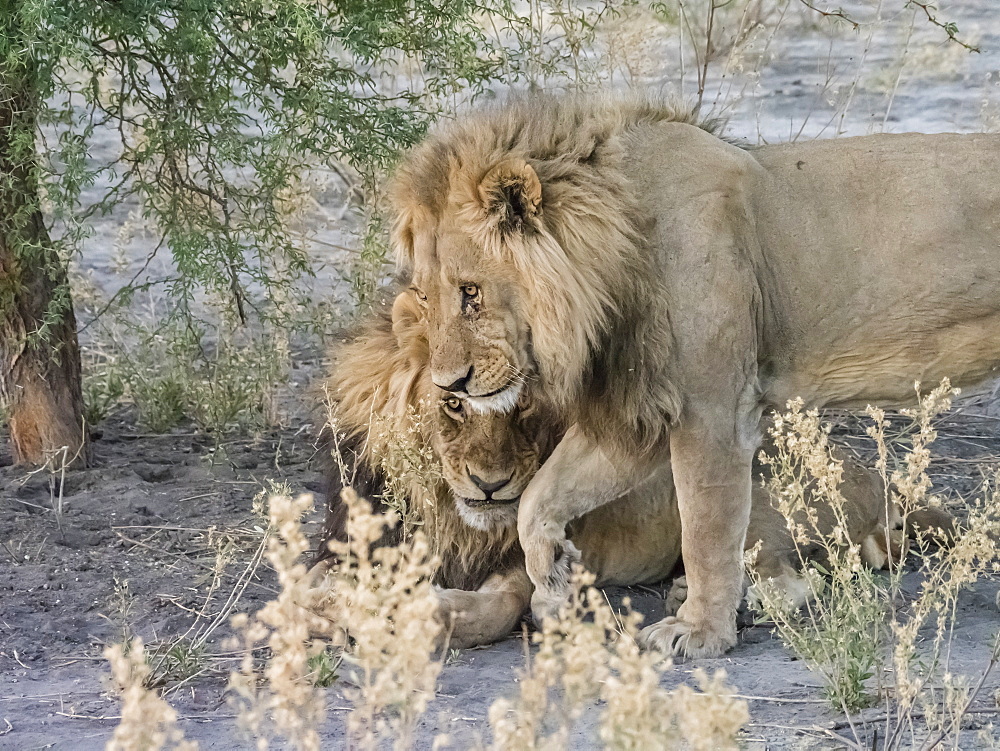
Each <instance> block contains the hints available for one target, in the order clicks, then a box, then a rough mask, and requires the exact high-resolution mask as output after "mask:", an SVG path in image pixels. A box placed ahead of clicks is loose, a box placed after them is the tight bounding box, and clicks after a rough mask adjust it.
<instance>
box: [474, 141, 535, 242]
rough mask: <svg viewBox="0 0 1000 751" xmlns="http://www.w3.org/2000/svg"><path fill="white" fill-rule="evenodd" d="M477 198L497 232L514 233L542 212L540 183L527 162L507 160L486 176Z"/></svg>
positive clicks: (480, 185)
mask: <svg viewBox="0 0 1000 751" xmlns="http://www.w3.org/2000/svg"><path fill="white" fill-rule="evenodd" d="M479 199H480V200H481V201H482V204H483V208H484V209H485V210H486V213H487V214H488V215H489V216H490V217H491V218H492V219H493V220H494V222H495V226H496V227H497V229H499V230H500V231H501V232H504V233H508V232H517V231H520V230H522V229H523V228H524V226H525V225H526V224H527V223H528V222H530V221H531V220H532V219H533V218H534V217H535V216H537V215H538V213H539V212H540V211H541V207H542V183H541V181H540V180H539V179H538V175H537V173H536V172H535V170H534V169H532V167H531V165H530V164H528V163H527V162H526V161H524V160H523V159H508V160H507V161H505V162H501V163H500V164H498V165H496V166H495V167H494V168H493V169H491V170H490V171H489V172H487V173H486V176H485V177H484V178H483V179H482V181H481V182H480V183H479Z"/></svg>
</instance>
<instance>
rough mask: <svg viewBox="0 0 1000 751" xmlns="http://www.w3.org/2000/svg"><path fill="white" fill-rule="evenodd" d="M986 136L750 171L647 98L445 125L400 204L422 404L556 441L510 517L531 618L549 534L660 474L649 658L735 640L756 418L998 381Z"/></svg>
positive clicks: (997, 237) (415, 163)
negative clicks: (533, 419)
mask: <svg viewBox="0 0 1000 751" xmlns="http://www.w3.org/2000/svg"><path fill="white" fill-rule="evenodd" d="M998 174H1000V135H996V134H970V135H955V134H938V135H922V134H913V133H910V134H899V135H884V134H880V135H871V136H863V137H859V138H838V139H833V140H828V141H812V142H808V143H792V144H782V145H776V146H764V147H760V148H755V149H741V148H738V147H737V146H735V145H733V144H732V143H729V142H727V141H726V140H724V139H722V138H719V137H718V136H717V135H715V134H714V133H712V132H710V130H708V129H706V128H704V127H701V126H700V125H699V123H698V119H697V116H696V114H695V113H692V112H691V111H690V110H685V109H683V108H680V107H676V106H671V105H670V104H664V103H660V102H655V101H651V100H645V99H642V98H638V97H631V98H624V99H623V98H613V97H582V96H579V97H573V96H566V97H544V96H537V97H524V98H522V99H515V100H514V101H512V102H508V103H507V104H503V105H496V106H492V107H489V108H487V109H485V110H484V111H482V112H479V113H475V114H469V115H467V116H464V117H461V118H458V119H456V120H454V121H449V122H447V123H442V124H440V125H439V126H438V127H437V128H436V129H435V130H434V131H433V132H432V133H431V134H429V136H428V137H427V139H426V140H425V141H424V143H423V144H421V145H419V146H418V147H416V148H415V149H414V150H413V151H412V152H411V153H410V154H409V155H408V156H407V157H406V158H405V159H404V160H403V162H402V163H401V165H400V167H399V169H398V171H397V174H396V176H395V178H394V182H393V186H392V189H391V195H392V203H393V208H394V212H395V221H394V225H393V241H392V244H393V250H394V253H395V256H396V259H397V261H398V263H399V264H400V266H401V268H402V269H403V270H404V271H405V272H407V273H410V274H411V275H412V278H413V282H414V287H415V290H416V294H417V295H418V296H419V298H420V301H421V304H422V305H423V306H424V308H425V311H426V313H425V315H426V316H427V319H428V329H427V335H428V339H429V349H430V371H431V380H432V381H433V382H434V383H435V384H437V385H438V386H440V387H441V388H443V389H446V390H448V391H450V392H452V393H453V394H454V395H455V396H457V397H459V398H462V399H464V400H465V401H466V403H468V404H469V405H470V406H471V407H472V408H473V409H475V410H478V411H489V412H500V413H503V412H507V411H509V410H510V409H511V408H512V407H513V406H514V405H515V404H516V403H517V401H518V395H519V393H520V392H521V391H522V390H523V389H524V388H525V387H527V386H529V385H530V388H531V391H532V399H533V400H537V401H538V402H539V403H544V404H546V405H548V406H549V408H551V409H552V410H553V414H554V415H555V417H556V418H557V419H558V420H559V422H560V423H561V424H562V425H564V426H566V432H565V434H564V435H563V437H562V439H561V440H560V442H559V444H558V445H557V446H556V447H555V449H554V450H553V451H552V453H551V454H550V455H549V458H548V459H547V460H546V461H545V463H544V464H543V466H542V467H541V468H540V469H539V471H538V472H537V473H536V474H535V477H534V478H533V480H532V481H531V483H530V484H529V485H528V487H527V488H526V489H525V490H524V492H523V494H522V496H521V502H520V508H519V512H518V539H519V541H520V544H521V546H522V548H523V551H524V559H525V567H526V569H527V571H528V574H529V576H530V578H531V580H532V581H533V582H534V584H535V591H534V594H533V595H532V603H531V607H532V611H533V613H534V614H535V615H536V616H544V615H545V614H547V613H550V612H553V611H554V610H555V609H556V608H558V607H559V606H560V605H561V604H562V603H563V602H564V601H565V598H566V596H567V587H568V571H569V563H570V558H571V556H570V555H568V554H567V553H568V551H569V550H570V546H568V545H567V543H566V536H565V530H566V526H567V524H568V522H569V521H570V520H571V519H576V518H578V517H580V516H582V515H584V514H586V513H587V512H590V511H592V510H594V509H596V508H598V507H600V506H602V505H604V504H606V503H608V502H610V501H612V500H614V499H615V498H618V497H620V496H621V495H622V493H624V492H626V491H627V490H629V489H630V488H632V487H634V485H635V483H636V482H637V481H639V480H640V479H641V478H644V477H646V476H648V475H649V474H650V472H651V471H652V470H653V468H655V467H657V466H659V465H660V464H662V463H663V462H665V461H669V463H670V465H671V467H672V469H673V476H674V482H675V483H676V491H677V501H678V508H679V509H680V516H681V520H682V522H683V524H682V528H683V549H684V563H685V571H686V573H687V578H688V583H689V585H690V592H689V597H688V599H687V601H686V602H685V603H684V605H683V607H682V608H681V611H680V612H679V613H678V614H677V617H676V618H666V619H664V620H662V621H660V622H659V623H654V624H651V625H649V626H647V627H646V628H645V629H644V630H643V632H642V633H641V634H640V641H641V642H642V643H643V644H644V645H646V646H650V647H654V648H657V649H660V650H663V651H666V652H679V653H682V654H685V655H687V656H692V657H698V656H712V655H718V654H720V653H722V652H724V651H725V650H726V649H728V648H730V647H731V646H732V645H733V644H735V642H736V628H735V617H734V616H735V612H736V609H737V607H738V605H739V603H740V600H741V597H742V593H743V576H744V571H743V544H744V540H745V537H746V530H747V523H748V521H749V517H750V510H751V488H752V485H753V481H752V477H753V472H754V469H753V461H754V457H755V456H756V452H757V447H758V444H759V441H760V436H761V424H760V423H761V416H762V415H763V414H764V412H765V411H766V410H768V409H772V408H776V409H784V408H785V405H786V403H787V402H788V400H790V399H793V398H796V397H801V398H802V399H803V400H804V401H805V403H806V406H809V407H812V406H816V407H820V406H830V407H848V408H850V407H864V406H865V405H866V404H868V403H875V404H881V405H884V406H896V405H905V404H909V403H912V402H913V401H914V396H915V394H914V388H913V384H914V382H915V381H921V382H923V383H924V384H937V383H940V382H941V381H942V379H943V378H945V377H950V378H951V379H952V381H953V382H954V383H955V385H957V386H961V385H965V384H969V383H975V382H977V381H981V380H983V379H984V378H988V377H991V376H995V375H996V373H997V369H998V368H1000V180H998V179H997V175H998Z"/></svg>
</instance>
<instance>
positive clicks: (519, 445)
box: [319, 291, 899, 648]
mask: <svg viewBox="0 0 1000 751" xmlns="http://www.w3.org/2000/svg"><path fill="white" fill-rule="evenodd" d="M422 319H423V316H422V309H421V307H420V306H419V304H418V302H417V300H416V299H415V297H414V295H413V293H412V292H409V291H407V292H403V293H402V294H400V295H399V296H398V297H397V298H396V300H395V303H394V304H393V306H392V308H391V314H390V310H389V307H388V305H386V306H384V307H383V309H382V310H381V311H379V312H377V313H375V314H374V315H373V316H372V317H371V318H370V319H369V320H368V321H367V322H366V323H365V324H364V325H363V327H362V328H361V330H360V331H359V332H358V334H357V335H356V336H355V337H354V338H353V340H351V341H349V342H348V343H346V344H345V345H343V346H342V347H341V348H340V350H339V351H338V353H337V355H336V360H335V366H334V369H333V372H332V374H331V376H330V377H329V379H328V381H327V383H326V390H327V393H328V394H329V395H330V396H331V397H332V399H333V401H334V403H335V405H334V406H335V414H336V420H337V426H336V427H337V429H338V431H340V432H341V433H342V434H345V435H346V439H345V442H344V444H343V445H342V446H341V447H340V449H341V451H342V452H343V453H347V454H348V455H349V457H348V458H349V462H350V464H351V465H352V466H351V467H350V468H349V470H348V471H349V472H350V473H351V474H352V475H353V477H352V478H348V479H349V481H350V482H351V483H352V484H353V485H354V486H355V489H356V490H358V491H359V492H360V493H363V494H365V495H366V496H367V497H368V498H371V499H376V500H377V499H378V496H379V493H380V492H382V491H383V490H384V481H385V472H386V468H387V464H391V460H390V461H388V462H387V461H386V454H391V453H392V451H393V450H394V449H393V448H392V447H390V446H389V445H387V444H388V443H390V442H391V441H393V440H396V439H395V438H393V437H394V436H395V437H398V436H400V435H411V436H412V434H413V426H414V424H416V425H418V426H419V428H418V430H419V434H418V435H416V436H413V440H415V441H417V442H423V444H424V445H425V446H428V447H430V449H431V450H432V452H433V455H434V457H435V458H436V460H437V461H438V462H439V464H440V476H439V477H438V476H434V475H433V473H427V474H425V475H424V476H422V477H411V478H409V482H408V484H407V486H408V494H409V497H410V502H411V504H413V505H414V506H415V507H416V509H417V510H418V512H419V514H420V516H421V517H422V518H423V521H424V525H425V529H426V530H427V532H428V534H429V536H430V539H431V542H432V545H433V546H434V547H435V549H436V550H437V552H438V553H439V555H440V557H441V568H440V571H439V574H438V581H437V583H438V584H439V585H440V586H441V587H443V589H442V590H441V591H440V598H441V606H440V617H441V619H442V621H443V622H444V623H445V624H447V626H448V627H449V630H450V644H451V645H453V646H456V647H459V648H465V647H470V646H474V645H477V644H484V643H488V642H492V641H496V640H498V639H502V638H504V637H505V636H506V635H508V634H509V633H510V632H511V630H512V628H514V627H515V626H516V624H517V623H518V622H519V621H520V620H521V618H522V617H523V615H524V614H525V612H526V611H527V610H528V607H529V604H530V598H531V594H532V590H533V587H532V584H531V580H530V579H529V578H528V576H527V573H526V571H525V568H524V562H523V557H522V554H521V550H520V547H519V545H518V542H517V527H516V524H517V506H518V500H519V498H520V495H521V492H522V491H523V490H524V488H525V487H526V486H527V485H528V483H529V482H530V480H531V479H532V477H533V476H534V475H535V473H536V472H537V471H538V468H539V466H540V465H541V464H542V463H543V462H544V461H545V459H546V458H547V456H548V455H549V454H550V453H551V451H552V448H553V446H554V445H555V443H556V442H557V441H558V440H559V438H560V436H561V433H562V428H561V426H559V425H558V424H556V423H555V422H554V421H553V420H552V419H551V416H550V415H547V414H545V413H544V411H543V410H541V409H538V408H536V407H532V406H528V401H529V400H526V399H525V398H523V397H522V399H521V404H519V405H517V406H515V408H514V409H512V410H511V411H510V412H508V413H506V414H498V413H489V414H479V413H477V412H475V411H474V410H470V409H469V408H468V405H466V404H465V403H463V402H462V400H460V399H458V398H457V397H455V396H453V395H450V394H448V393H447V392H444V391H442V390H440V389H438V388H437V387H436V386H434V384H433V383H432V382H431V379H430V376H429V369H428V351H427V338H426V333H425V330H424V322H423V320H422ZM373 425H375V426H378V428H377V429H373ZM344 449H347V450H346V451H344ZM395 450H398V449H395ZM844 468H845V472H844V483H843V486H842V492H843V494H844V496H845V498H846V499H847V508H846V515H847V518H848V522H849V525H848V526H849V537H850V539H851V540H852V541H854V542H855V543H861V544H862V551H863V556H864V559H865V562H866V563H868V564H869V565H872V566H875V567H881V566H883V565H884V564H885V563H886V561H887V560H888V559H889V555H888V553H887V549H888V547H887V540H896V539H898V534H896V533H895V531H894V529H893V528H894V527H896V526H898V523H897V519H896V518H895V517H893V518H891V519H887V518H886V514H885V510H884V509H885V495H884V492H883V488H882V485H881V481H880V479H879V478H878V476H877V475H875V474H874V473H871V472H868V471H866V470H864V469H862V468H861V467H860V466H859V465H857V464H856V463H854V462H851V461H845V464H844ZM330 479H331V484H330V489H329V495H328V509H327V520H326V525H325V529H324V540H329V539H343V538H344V535H345V522H346V518H345V508H344V506H343V505H342V503H341V502H340V490H341V487H342V484H343V480H344V479H345V478H344V477H343V476H342V472H341V469H340V468H339V467H336V466H335V467H333V469H332V472H331V478H330ZM818 513H819V516H820V520H821V526H823V527H824V528H826V529H827V530H829V529H832V527H833V525H834V524H835V523H836V520H835V518H834V516H833V514H832V512H831V511H830V510H829V509H826V508H819V509H818ZM887 530H889V531H890V534H889V535H887ZM894 534H895V535H896V536H895V537H894ZM569 538H570V540H571V541H572V543H573V545H574V546H575V549H578V551H579V554H580V556H581V557H582V561H583V564H584V565H585V566H586V568H587V569H588V570H589V571H591V572H592V573H593V574H594V575H595V576H596V578H597V584H598V585H599V586H605V585H614V584H618V585H633V584H644V583H653V582H659V581H662V580H664V579H665V578H667V577H668V576H669V575H670V574H671V572H672V571H673V570H674V569H675V567H676V565H677V563H678V560H679V558H680V555H681V524H680V515H679V512H678V507H677V498H676V493H675V491H674V485H673V478H672V475H671V472H670V466H669V463H667V464H665V465H663V466H662V467H660V468H659V469H658V471H656V472H654V473H652V475H651V476H650V477H648V478H647V479H646V480H645V481H644V482H642V483H641V484H640V485H638V486H637V487H636V488H634V489H633V490H632V491H631V492H629V493H627V494H626V495H625V496H623V497H622V498H620V499H618V500H616V501H614V502H613V503H609V504H607V505H605V506H602V507H601V508H599V509H596V510H595V511H592V512H590V513H588V514H585V515H584V516H583V517H581V518H580V519H577V520H575V521H574V522H572V523H571V525H570V530H569ZM758 541H760V544H761V548H760V551H759V553H758V555H757V558H756V564H755V569H756V575H757V576H760V577H762V578H763V579H773V580H774V582H775V584H776V586H779V587H781V589H783V590H784V592H785V593H786V594H787V595H788V596H789V597H790V598H791V599H792V600H793V601H794V602H796V603H801V602H803V601H804V600H805V597H806V592H807V587H806V585H805V583H804V581H803V580H802V579H801V577H800V575H799V565H800V557H799V553H798V552H797V551H796V548H795V545H794V544H793V542H792V539H791V536H790V535H789V533H788V531H787V528H786V524H785V519H784V517H782V515H781V514H780V513H779V512H778V511H776V510H775V509H774V508H773V507H772V505H771V504H770V501H769V498H768V496H767V493H766V491H765V490H764V489H763V487H760V486H759V485H758V486H757V487H755V488H754V496H753V510H752V513H751V521H750V529H749V533H748V537H747V546H748V547H753V546H755V545H756V544H757V543H758ZM385 542H386V543H391V542H392V541H391V540H386V541H385ZM898 555H899V552H898V550H896V551H894V556H893V557H894V558H895V559H897V560H898ZM319 557H320V559H323V558H325V557H326V545H325V544H323V545H320V546H319ZM683 591H684V590H683V588H682V587H675V588H674V589H673V590H672V592H671V596H670V597H668V608H670V609H673V607H676V604H677V602H676V601H677V598H678V595H679V594H680V593H682V592H683Z"/></svg>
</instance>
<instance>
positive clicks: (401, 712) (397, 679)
mask: <svg viewBox="0 0 1000 751" xmlns="http://www.w3.org/2000/svg"><path fill="white" fill-rule="evenodd" d="M342 498H343V500H344V502H345V503H346V504H347V507H348V509H349V517H348V519H349V520H348V524H347V534H348V542H346V543H337V542H332V543H330V548H331V550H332V551H333V552H334V554H335V555H336V556H337V557H338V559H339V560H340V561H341V563H340V565H339V566H338V567H337V568H336V569H335V570H333V571H331V572H330V574H329V575H328V576H327V578H326V581H325V583H324V587H323V588H322V590H323V592H324V594H323V598H322V601H321V602H320V603H318V609H319V610H320V611H321V612H322V613H323V614H324V616H325V617H326V618H327V619H328V622H329V623H330V624H333V625H334V628H335V629H337V630H339V631H341V633H344V632H346V633H347V634H350V639H351V642H352V644H351V647H350V649H348V650H347V651H345V653H344V665H346V666H347V667H348V675H347V678H348V680H349V682H350V683H351V684H353V685H352V686H351V687H350V688H345V689H344V695H345V696H346V698H347V699H349V700H350V701H351V702H352V703H353V708H352V710H351V712H350V714H349V715H348V718H347V725H348V731H349V732H350V734H351V736H352V738H353V739H354V742H355V743H356V744H357V746H358V747H360V748H363V749H367V748H377V747H378V746H379V743H380V742H381V741H382V740H384V739H389V738H391V739H393V746H394V748H399V749H402V748H409V747H410V745H411V743H412V738H413V731H414V730H415V728H416V724H417V722H418V721H419V719H420V717H421V716H422V715H423V713H424V712H425V711H426V709H427V705H428V704H429V703H430V701H431V700H432V699H433V698H434V692H435V686H436V683H437V677H438V674H439V673H440V672H441V662H440V661H438V660H435V659H434V652H435V648H436V644H437V639H438V635H439V633H440V629H441V626H440V624H439V623H438V621H437V620H436V618H435V615H436V612H437V597H436V596H435V594H434V589H433V586H432V585H431V580H432V578H433V575H434V572H435V570H436V568H437V565H438V561H437V559H436V558H435V557H434V556H433V555H432V554H431V550H430V546H429V544H428V542H427V538H426V537H425V535H424V534H423V532H422V531H420V530H416V531H414V532H413V534H412V535H411V536H410V538H409V540H407V541H405V542H404V543H403V544H401V545H398V546H392V547H379V548H374V549H373V548H372V546H373V544H374V543H375V541H376V540H378V539H379V538H380V537H381V536H382V533H383V532H384V530H385V529H386V528H387V527H389V526H392V525H394V524H396V523H397V518H396V516H395V514H393V513H389V514H373V513H372V511H371V507H370V506H369V505H368V503H367V501H365V500H363V499H361V498H359V497H358V496H357V494H356V493H355V492H354V491H352V490H350V489H347V490H344V492H343V495H342Z"/></svg>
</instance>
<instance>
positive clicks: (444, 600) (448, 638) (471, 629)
mask: <svg viewBox="0 0 1000 751" xmlns="http://www.w3.org/2000/svg"><path fill="white" fill-rule="evenodd" d="M531 590H532V586H531V580H530V579H529V578H528V574H527V572H526V571H525V570H524V569H523V568H522V567H520V566H518V567H516V568H512V569H509V570H507V571H502V572H500V573H497V574H493V576H491V577H490V578H489V579H487V580H486V582H485V583H484V584H483V585H482V586H481V587H480V588H479V589H477V590H476V591H475V592H469V591H466V590H463V589H443V590H439V591H438V612H437V618H438V621H439V622H440V623H441V625H442V631H441V635H440V637H439V639H438V641H439V646H441V647H448V648H451V649H468V648H469V647H476V646H479V645H480V644H491V643H493V642H495V641H500V640H501V639H504V638H506V637H507V636H508V635H509V634H510V632H511V631H512V630H513V629H514V627H516V626H517V624H518V623H519V622H520V621H521V618H522V617H523V616H524V614H525V613H526V612H527V610H528V604H529V602H530V600H531Z"/></svg>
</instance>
